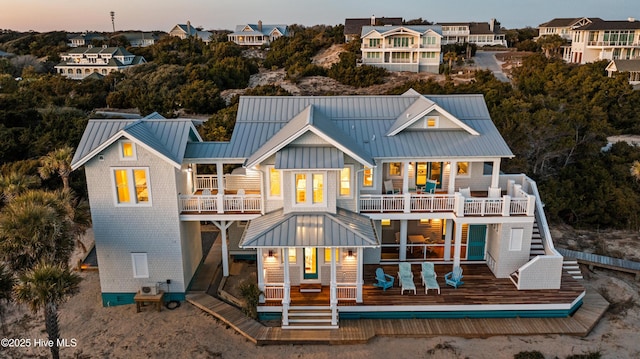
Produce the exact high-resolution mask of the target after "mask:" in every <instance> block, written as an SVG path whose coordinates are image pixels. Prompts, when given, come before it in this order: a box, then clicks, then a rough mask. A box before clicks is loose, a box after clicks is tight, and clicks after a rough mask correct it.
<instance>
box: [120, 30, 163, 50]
mask: <svg viewBox="0 0 640 359" xmlns="http://www.w3.org/2000/svg"><path fill="white" fill-rule="evenodd" d="M119 35H120V36H124V37H125V38H126V39H127V41H129V44H131V46H132V47H147V46H151V45H154V44H155V43H156V42H157V41H158V39H159V36H158V35H156V34H155V33H153V32H150V31H128V32H123V33H120V34H119Z"/></svg>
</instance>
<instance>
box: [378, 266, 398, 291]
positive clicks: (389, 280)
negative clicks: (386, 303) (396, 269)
mask: <svg viewBox="0 0 640 359" xmlns="http://www.w3.org/2000/svg"><path fill="white" fill-rule="evenodd" d="M394 279H395V278H393V277H392V276H390V275H388V274H385V273H384V270H383V269H382V268H378V269H376V283H374V284H373V286H374V287H380V288H382V290H384V291H386V290H387V288H391V287H393V280H394Z"/></svg>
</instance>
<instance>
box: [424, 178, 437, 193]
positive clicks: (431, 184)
mask: <svg viewBox="0 0 640 359" xmlns="http://www.w3.org/2000/svg"><path fill="white" fill-rule="evenodd" d="M437 185H438V182H437V181H434V180H431V179H428V180H427V185H426V186H425V189H424V191H425V192H427V193H436V186H437Z"/></svg>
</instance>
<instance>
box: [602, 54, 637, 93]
mask: <svg viewBox="0 0 640 359" xmlns="http://www.w3.org/2000/svg"><path fill="white" fill-rule="evenodd" d="M605 70H606V71H607V74H609V77H613V76H614V74H615V73H617V72H627V73H629V84H630V85H631V86H634V87H637V86H638V85H640V57H639V58H636V59H634V60H612V61H611V62H610V63H609V65H607V68H606V69H605Z"/></svg>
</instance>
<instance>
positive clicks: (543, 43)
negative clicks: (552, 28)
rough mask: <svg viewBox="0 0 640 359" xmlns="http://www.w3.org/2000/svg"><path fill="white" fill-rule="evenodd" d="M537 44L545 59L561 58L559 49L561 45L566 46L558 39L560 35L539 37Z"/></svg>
mask: <svg viewBox="0 0 640 359" xmlns="http://www.w3.org/2000/svg"><path fill="white" fill-rule="evenodd" d="M537 43H538V44H539V45H540V47H541V48H542V51H544V55H545V56H546V57H560V56H562V53H561V52H560V49H561V48H562V45H564V44H566V41H565V40H564V39H563V38H562V37H560V35H556V34H553V35H547V36H541V37H540V38H539V39H538V41H537Z"/></svg>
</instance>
